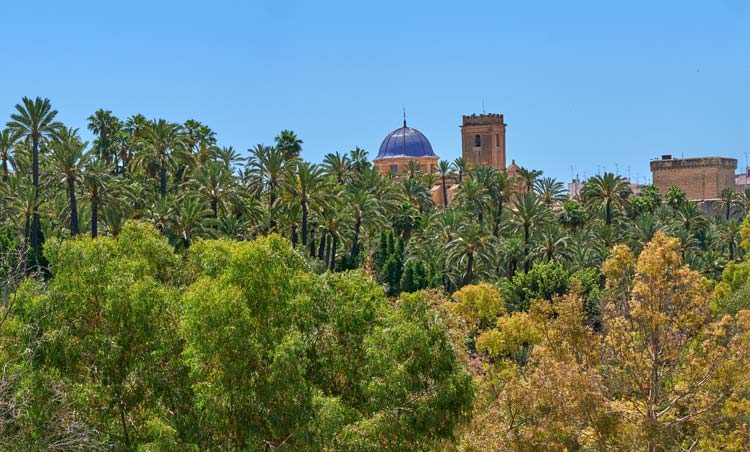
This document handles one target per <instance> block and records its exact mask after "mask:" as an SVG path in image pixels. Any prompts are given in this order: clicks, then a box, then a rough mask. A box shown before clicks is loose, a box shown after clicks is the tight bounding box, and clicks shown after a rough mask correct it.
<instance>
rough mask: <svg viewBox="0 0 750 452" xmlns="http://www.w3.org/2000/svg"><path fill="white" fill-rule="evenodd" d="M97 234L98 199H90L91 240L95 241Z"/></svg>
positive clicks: (95, 197) (94, 197) (96, 197)
mask: <svg viewBox="0 0 750 452" xmlns="http://www.w3.org/2000/svg"><path fill="white" fill-rule="evenodd" d="M98 234H99V197H98V196H93V197H92V198H91V238H92V239H95V238H96V236H97V235H98Z"/></svg>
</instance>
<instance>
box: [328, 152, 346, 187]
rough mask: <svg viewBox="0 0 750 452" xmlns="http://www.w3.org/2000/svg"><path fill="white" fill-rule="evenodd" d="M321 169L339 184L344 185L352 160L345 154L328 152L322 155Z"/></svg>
mask: <svg viewBox="0 0 750 452" xmlns="http://www.w3.org/2000/svg"><path fill="white" fill-rule="evenodd" d="M323 169H324V170H325V172H326V174H328V175H329V176H331V177H333V178H334V179H335V180H336V182H338V184H339V185H344V184H345V183H346V182H348V181H349V177H350V173H351V170H352V160H351V158H349V156H348V155H346V154H343V155H342V154H341V153H340V152H338V151H336V152H335V153H328V154H326V155H325V157H323Z"/></svg>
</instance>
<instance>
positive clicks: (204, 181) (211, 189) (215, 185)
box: [187, 161, 234, 218]
mask: <svg viewBox="0 0 750 452" xmlns="http://www.w3.org/2000/svg"><path fill="white" fill-rule="evenodd" d="M187 185H188V186H191V187H194V188H195V189H196V191H197V193H198V194H199V195H200V196H201V197H202V198H203V199H204V200H205V201H206V202H208V205H209V206H210V208H211V212H213V217H214V218H218V217H219V208H221V209H222V210H223V209H224V208H225V204H226V202H227V201H228V200H229V199H231V198H232V197H233V195H234V178H233V177H232V170H231V169H230V168H229V167H228V166H226V165H225V164H224V162H216V161H208V162H206V164H205V165H203V166H201V167H200V168H198V169H197V171H195V172H194V173H193V177H192V179H189V180H188V182H187Z"/></svg>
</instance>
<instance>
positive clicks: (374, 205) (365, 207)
mask: <svg viewBox="0 0 750 452" xmlns="http://www.w3.org/2000/svg"><path fill="white" fill-rule="evenodd" d="M347 204H348V205H349V206H350V207H351V217H352V221H353V222H354V228H353V236H352V248H351V253H350V256H351V261H352V265H353V266H356V265H357V258H358V257H359V245H360V243H359V242H360V235H361V234H362V227H363V226H364V225H365V223H366V222H367V221H374V220H379V219H380V218H381V215H382V213H381V211H380V204H379V203H378V201H377V200H376V199H375V198H374V197H373V196H372V194H371V193H370V192H369V191H367V190H365V189H362V188H357V189H355V190H354V191H352V192H350V193H349V196H347Z"/></svg>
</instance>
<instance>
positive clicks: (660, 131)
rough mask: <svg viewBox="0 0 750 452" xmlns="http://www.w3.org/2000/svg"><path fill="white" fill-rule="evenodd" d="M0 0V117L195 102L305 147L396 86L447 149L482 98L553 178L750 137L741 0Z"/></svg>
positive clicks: (364, 130)
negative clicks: (38, 109) (32, 107)
mask: <svg viewBox="0 0 750 452" xmlns="http://www.w3.org/2000/svg"><path fill="white" fill-rule="evenodd" d="M2 3H3V5H2V11H0V16H1V17H2V20H1V21H0V48H2V65H0V117H2V118H7V115H8V114H10V112H11V111H12V109H13V105H14V104H16V103H17V102H18V101H20V99H21V97H22V96H37V95H39V96H44V97H49V98H50V99H51V100H52V102H53V105H54V107H55V108H57V109H58V110H59V112H60V114H59V117H60V119H61V120H63V121H64V122H66V123H67V124H68V125H70V126H75V127H80V128H81V129H85V126H86V121H85V118H86V117H87V116H88V115H89V114H91V113H92V112H93V111H95V110H96V109H98V108H106V109H109V110H112V111H113V112H114V113H115V114H117V115H118V116H120V117H121V118H126V117H128V116H130V115H132V114H135V113H142V114H144V115H145V116H146V117H148V118H153V117H164V118H167V119H170V120H173V121H184V120H186V119H189V118H195V119H198V120H200V121H202V122H204V123H206V124H208V125H209V126H211V127H212V128H213V129H214V130H216V131H217V133H218V136H219V141H220V144H221V145H232V146H234V147H235V148H237V149H239V150H242V151H244V150H246V149H247V148H248V147H250V146H252V145H254V144H256V143H266V144H270V143H272V141H273V137H274V136H275V135H276V134H277V133H278V131H280V130H281V129H285V128H286V129H292V130H294V131H296V132H297V133H298V135H299V136H300V137H301V138H302V139H303V140H304V142H305V144H304V151H303V157H305V158H306V159H308V160H312V161H319V160H320V159H321V157H322V155H324V154H325V153H327V152H330V151H335V150H348V149H351V148H353V147H355V146H360V147H363V148H365V149H367V150H368V151H370V154H371V155H372V156H374V154H375V153H376V152H377V148H378V146H379V145H380V141H381V140H382V138H383V137H384V136H385V135H386V134H387V133H388V132H390V131H391V130H392V129H395V128H397V127H399V125H400V122H401V108H402V105H405V106H406V110H407V116H408V120H409V124H410V125H412V126H414V127H416V128H418V129H420V130H421V131H422V132H423V133H425V135H427V137H428V138H429V139H430V141H431V142H432V144H433V147H434V148H435V150H436V152H437V153H438V155H440V157H442V158H446V159H450V160H453V159H454V158H455V157H457V156H459V155H460V139H459V138H460V131H459V127H458V126H459V125H460V122H461V115H462V114H470V113H474V112H475V113H480V112H481V110H482V102H484V104H485V108H486V110H487V111H488V112H496V113H503V114H504V115H505V119H506V122H507V123H508V142H507V144H508V162H509V163H510V159H515V160H516V162H517V163H519V164H520V165H523V166H526V167H530V168H536V169H541V170H543V171H544V172H545V174H547V175H551V176H555V177H558V178H560V179H563V180H566V181H567V180H569V179H570V176H571V166H573V167H574V169H573V171H574V172H575V173H579V174H580V175H581V176H582V177H583V175H584V174H586V175H588V176H591V175H592V174H593V173H596V171H597V168H605V167H606V169H607V170H608V171H614V170H615V165H616V164H617V165H618V167H619V171H620V173H621V174H624V175H627V171H628V167H630V172H631V175H632V177H633V179H635V177H636V175H639V176H640V178H641V180H642V179H643V178H644V176H649V171H648V161H649V159H651V158H653V157H656V156H658V155H660V154H662V153H671V154H674V155H676V156H679V155H682V154H684V155H685V156H686V157H687V156H699V155H722V156H730V157H735V158H737V159H738V160H739V165H740V167H742V166H744V163H745V153H746V152H750V6H747V4H748V3H749V2H747V1H746V0H716V1H693V0H681V1H641V0H634V1H627V2H625V1H623V2H604V1H601V0H598V1H570V2H559V1H524V2H521V1H512V2H511V1H498V0H495V1H471V2H456V1H445V2H440V1H438V2H436V1H422V2H409V1H405V0H404V1H390V0H388V1H382V0H381V1H362V2H360V1H346V2H344V1H342V2H328V1H305V2H302V1H294V0H292V1H283V0H266V1H255V2H254V1H239V0H238V1H225V0H213V1H208V2H203V1H200V2H199V1H187V0H183V1H161V0H151V1H140V0H134V1H128V2H107V1H101V0H99V1H75V0H70V1H46V2H41V1H33V0H24V1H18V0H4V1H3V2H2ZM3 122H4V119H3Z"/></svg>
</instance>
